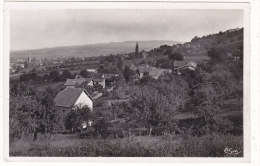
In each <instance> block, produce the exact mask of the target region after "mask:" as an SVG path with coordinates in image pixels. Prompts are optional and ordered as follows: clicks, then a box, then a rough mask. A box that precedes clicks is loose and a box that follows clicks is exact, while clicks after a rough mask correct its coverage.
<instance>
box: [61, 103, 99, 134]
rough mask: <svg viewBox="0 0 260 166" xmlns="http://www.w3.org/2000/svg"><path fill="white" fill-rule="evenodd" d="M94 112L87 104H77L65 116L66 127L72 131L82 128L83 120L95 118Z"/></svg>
mask: <svg viewBox="0 0 260 166" xmlns="http://www.w3.org/2000/svg"><path fill="white" fill-rule="evenodd" d="M93 119H94V117H93V114H92V112H91V111H90V109H89V108H88V107H87V106H76V107H75V108H73V109H72V110H71V111H70V112H69V113H68V115H67V116H66V118H65V128H66V129H69V130H71V131H72V132H73V131H75V130H77V129H82V128H81V125H82V123H83V122H86V123H87V122H88V121H89V120H93Z"/></svg>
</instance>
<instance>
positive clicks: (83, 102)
mask: <svg viewBox="0 0 260 166" xmlns="http://www.w3.org/2000/svg"><path fill="white" fill-rule="evenodd" d="M75 106H88V107H89V109H90V110H91V111H93V101H92V100H91V99H90V98H89V97H88V95H87V94H86V93H85V92H82V93H81V94H80V96H79V98H78V99H77V101H76V102H75Z"/></svg>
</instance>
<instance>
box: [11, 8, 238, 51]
mask: <svg viewBox="0 0 260 166" xmlns="http://www.w3.org/2000/svg"><path fill="white" fill-rule="evenodd" d="M237 27H239V28H240V27H243V11H242V10H217V9H211V10H205V9H197V10H181V9H178V10H177V9H167V10H162V9H125V10H123V9H114V10H113V9H84V10H83V9H82V10H80V9H76V10H75V9H74V10H72V9H48V10H43V9H41V10H35V9H34V10H33V9H31V10H28V9H26V10H22V9H16V10H12V11H11V17H10V42H11V43H10V47H11V50H29V49H38V48H47V47H57V46H71V45H85V44H94V43H109V42H121V41H145V40H171V41H180V42H188V41H190V40H191V39H192V38H193V37H194V36H199V37H200V36H203V35H208V34H212V33H218V32H219V31H225V30H228V29H232V28H237Z"/></svg>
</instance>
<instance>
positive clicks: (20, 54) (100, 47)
mask: <svg viewBox="0 0 260 166" xmlns="http://www.w3.org/2000/svg"><path fill="white" fill-rule="evenodd" d="M136 42H138V45H139V50H140V51H141V50H145V51H149V50H151V49H153V48H157V47H159V46H161V45H165V44H167V45H170V46H171V45H174V44H177V43H180V42H177V41H161V40H151V41H125V42H111V43H98V44H89V45H77V46H63V47H53V48H44V49H35V50H25V51H11V52H10V57H11V60H17V59H23V58H26V57H27V56H28V54H30V55H31V57H35V58H36V59H40V58H45V57H46V58H57V57H60V58H68V57H72V56H74V57H91V56H100V55H109V54H124V53H130V52H134V50H135V45H136Z"/></svg>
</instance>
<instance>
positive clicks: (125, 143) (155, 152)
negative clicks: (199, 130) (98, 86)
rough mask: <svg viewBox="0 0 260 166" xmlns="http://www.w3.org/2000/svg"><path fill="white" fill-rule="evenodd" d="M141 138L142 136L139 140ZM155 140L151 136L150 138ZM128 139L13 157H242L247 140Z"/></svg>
mask: <svg viewBox="0 0 260 166" xmlns="http://www.w3.org/2000/svg"><path fill="white" fill-rule="evenodd" d="M139 138H140V137H139ZM149 138H151V137H149ZM143 139H144V140H145V142H142V141H140V140H138V137H129V138H126V139H106V140H104V139H97V140H96V139H88V140H78V141H81V142H80V143H79V144H78V145H77V146H75V145H68V146H65V147H57V146H56V147H55V146H51V145H48V146H44V145H33V146H31V147H30V148H29V149H28V150H22V149H19V150H12V147H11V149H10V156H38V157H40V156H45V157H48V156H49V157H50V156H55V157H98V156H101V157H242V156H243V139H241V136H231V135H217V134H212V135H205V136H203V137H190V138H187V139H178V138H177V139H176V138H175V137H173V138H172V137H171V136H168V137H167V136H165V137H161V139H159V140H157V141H152V142H149V139H148V137H144V138H143ZM225 148H232V149H236V150H238V151H240V152H241V153H239V154H238V155H236V156H232V155H228V154H226V153H224V149H225Z"/></svg>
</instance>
